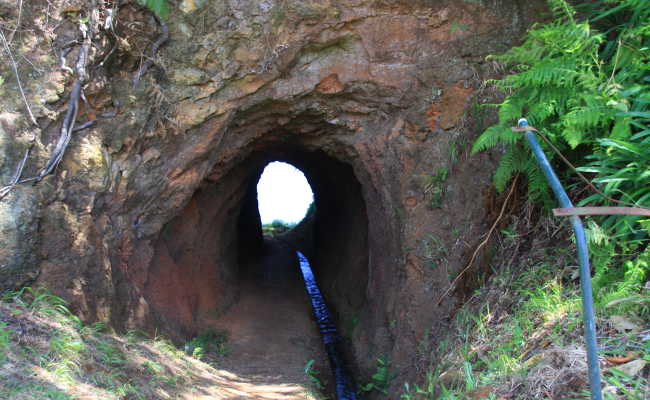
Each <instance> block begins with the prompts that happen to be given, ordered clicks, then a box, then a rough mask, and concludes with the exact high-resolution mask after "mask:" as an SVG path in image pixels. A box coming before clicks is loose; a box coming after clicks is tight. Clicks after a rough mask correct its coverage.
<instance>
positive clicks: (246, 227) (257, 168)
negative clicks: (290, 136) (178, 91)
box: [145, 143, 369, 379]
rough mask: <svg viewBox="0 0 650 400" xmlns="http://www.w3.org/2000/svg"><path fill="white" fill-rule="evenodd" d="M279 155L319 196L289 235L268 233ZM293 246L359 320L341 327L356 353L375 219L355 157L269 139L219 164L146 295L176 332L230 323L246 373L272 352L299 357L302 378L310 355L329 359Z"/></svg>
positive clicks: (340, 320)
mask: <svg viewBox="0 0 650 400" xmlns="http://www.w3.org/2000/svg"><path fill="white" fill-rule="evenodd" d="M273 161H282V162H286V163H290V164H291V165H294V166H295V167H296V168H298V169H300V170H301V171H302V172H303V173H304V175H305V177H306V178H307V181H308V182H309V184H310V186H311V188H312V190H313V197H314V206H313V207H312V212H311V213H309V214H308V215H307V217H306V218H304V219H303V220H302V221H301V222H300V223H299V224H297V225H296V226H295V228H294V229H292V230H290V231H289V232H286V233H285V234H284V235H282V237H281V238H277V237H276V238H268V237H267V238H265V237H264V235H263V231H262V222H261V218H260V211H259V206H258V198H257V184H258V182H259V180H260V177H261V174H262V172H263V170H264V168H265V166H267V165H268V164H269V163H270V162H273ZM295 250H299V251H300V252H302V253H304V254H305V255H306V256H307V257H308V258H309V260H310V261H311V264H312V269H313V271H314V275H315V276H316V277H317V279H318V282H319V286H320V289H321V292H322V293H323V295H324V296H325V298H326V299H327V301H328V306H329V308H330V310H331V311H332V315H333V319H334V322H335V323H336V324H337V325H339V326H342V327H349V326H350V321H353V324H354V325H353V326H352V329H349V328H348V329H342V334H343V335H346V334H349V335H348V337H347V338H346V339H345V340H344V342H345V343H347V345H346V346H344V347H345V348H346V351H348V352H349V353H351V354H347V355H346V358H347V359H348V360H354V354H352V353H353V350H352V349H353V347H354V346H352V345H351V344H352V342H353V338H352V333H353V329H354V328H356V327H357V326H356V325H363V322H361V323H360V322H359V318H358V316H359V314H361V313H363V308H364V306H365V305H366V291H367V284H368V261H369V255H368V219H367V213H366V206H365V202H364V199H363V196H362V191H361V185H360V183H359V181H358V180H357V178H356V176H355V174H354V172H353V169H352V167H351V166H350V165H348V164H346V163H344V162H342V161H340V160H338V159H336V158H334V157H332V156H330V155H328V154H326V153H325V152H324V151H322V150H316V149H309V148H306V147H295V146H286V145H284V144H282V143H279V144H278V143H275V144H268V145H266V146H262V147H260V148H258V149H257V150H256V151H253V152H251V153H250V154H249V155H248V156H247V157H246V158H244V159H243V160H241V161H240V162H239V163H238V165H236V166H235V167H234V168H232V169H230V170H228V171H222V170H218V169H216V168H215V170H214V171H213V172H212V173H211V174H209V175H208V176H207V177H206V179H205V180H204V181H203V182H202V183H201V185H200V187H199V188H198V189H197V191H196V192H195V194H194V195H193V197H192V199H191V200H190V201H189V203H188V204H187V205H186V206H185V208H184V209H183V210H182V212H181V213H180V214H179V215H178V216H177V217H175V218H174V219H173V220H172V221H171V222H170V223H168V224H167V225H166V226H165V227H164V228H163V230H162V232H161V235H160V238H159V240H158V241H157V243H156V246H155V250H154V255H153V259H152V263H151V272H150V274H149V279H148V281H147V283H146V285H145V293H146V298H147V301H148V302H149V304H150V305H151V306H152V308H154V310H155V312H156V313H157V314H158V315H159V317H160V318H159V319H160V320H162V321H164V322H165V325H166V326H167V327H168V328H169V329H170V330H171V331H172V332H171V333H172V335H174V334H175V335H176V336H177V337H179V336H180V337H182V338H187V337H191V336H193V335H196V334H198V333H200V332H201V331H202V330H205V329H209V328H218V329H223V330H226V331H230V332H231V335H230V336H231V341H233V346H237V347H238V349H237V350H234V351H233V354H235V353H237V352H239V355H238V356H233V357H235V358H234V359H235V360H237V359H240V361H241V363H240V364H241V365H242V366H243V365H247V367H245V369H246V370H245V371H240V372H241V373H249V372H250V373H258V372H260V371H261V370H262V369H264V368H266V367H268V366H269V360H271V359H273V360H276V361H274V363H275V362H277V360H280V361H281V362H282V363H285V364H287V363H289V364H291V363H293V364H294V366H297V370H298V371H300V374H299V375H300V376H301V378H300V379H302V378H304V375H305V374H304V372H302V367H304V363H305V362H306V361H308V360H309V359H310V358H311V359H314V360H316V361H317V364H319V363H320V364H321V365H323V368H326V365H327V359H326V356H325V354H324V351H323V348H322V345H321V343H320V337H319V334H318V329H317V326H316V324H314V321H313V317H312V315H311V306H310V300H309V298H308V296H307V294H306V292H305V287H304V283H303V281H302V275H301V271H300V267H299V263H298V259H297V257H296V254H295ZM359 328H362V326H359ZM287 344H289V345H288V346H287ZM281 354H284V355H281ZM238 357H239V358H238ZM305 357H308V358H305ZM298 359H299V360H298ZM271 364H273V363H271ZM273 365H276V364H273ZM276 366H277V365H276ZM351 367H352V369H355V367H354V363H352V365H351ZM232 369H233V370H236V369H237V366H233V367H232ZM256 371H257V372H256ZM295 379H298V377H296V378H295Z"/></svg>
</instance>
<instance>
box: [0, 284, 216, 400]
mask: <svg viewBox="0 0 650 400" xmlns="http://www.w3.org/2000/svg"><path fill="white" fill-rule="evenodd" d="M0 299H1V300H0V398H2V399H5V398H6V399H9V398H11V399H16V400H22V399H77V398H96V399H136V400H137V399H142V400H144V399H153V398H156V399H157V398H177V397H183V396H184V393H189V392H191V391H192V390H193V389H194V388H195V386H196V385H199V384H206V383H209V382H211V379H212V380H213V381H214V383H212V384H211V385H214V386H215V387H216V386H217V381H218V379H219V378H218V376H217V375H216V373H217V371H216V370H215V369H214V368H213V367H212V366H211V365H210V364H208V363H204V362H201V361H199V360H198V359H196V358H192V357H190V356H188V355H186V354H185V353H184V352H183V351H182V350H179V349H178V348H176V347H175V346H174V344H173V343H172V342H171V341H169V340H168V339H166V338H164V337H160V336H156V337H153V338H149V337H147V335H146V334H144V333H143V332H140V331H129V332H128V333H127V334H126V335H124V336H120V335H116V334H114V333H112V332H110V330H109V329H108V328H107V326H106V325H105V324H103V323H95V324H89V325H84V324H83V323H82V322H81V321H80V320H79V318H77V317H76V316H74V315H73V314H72V313H70V311H69V310H68V308H67V303H66V302H65V301H64V300H63V299H61V298H59V297H57V296H54V295H52V294H51V293H50V292H49V291H47V290H46V289H43V288H38V289H31V288H25V289H21V290H20V291H14V292H8V293H4V294H3V295H2V296H0ZM210 341H213V342H210ZM226 341H227V337H226V336H225V335H224V334H223V333H214V332H212V333H206V334H204V335H200V336H199V337H198V338H195V340H194V341H193V342H194V343H200V344H201V346H203V348H204V356H205V357H206V358H207V357H210V358H211V359H213V360H214V359H216V358H217V357H219V356H220V355H223V354H225V349H226Z"/></svg>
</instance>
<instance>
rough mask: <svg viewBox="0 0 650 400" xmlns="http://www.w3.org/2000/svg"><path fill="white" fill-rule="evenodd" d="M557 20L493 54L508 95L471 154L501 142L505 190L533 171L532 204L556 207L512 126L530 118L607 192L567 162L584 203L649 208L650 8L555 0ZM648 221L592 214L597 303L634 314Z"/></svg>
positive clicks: (648, 256) (550, 147)
mask: <svg viewBox="0 0 650 400" xmlns="http://www.w3.org/2000/svg"><path fill="white" fill-rule="evenodd" d="M549 3H550V5H551V7H552V10H553V13H554V15H555V19H554V20H553V21H551V22H549V23H546V24H542V25H538V26H536V27H534V29H532V30H531V31H530V32H529V33H528V37H527V38H526V40H525V41H524V43H523V44H522V45H521V46H518V47H514V48H512V49H511V50H509V51H508V52H506V53H505V54H503V55H500V56H495V57H494V58H495V59H496V60H498V61H500V62H502V63H504V64H505V65H506V66H507V67H510V68H511V72H512V73H511V74H510V75H508V76H506V77H505V78H504V79H501V80H499V81H497V82H496V84H497V86H498V87H499V88H501V89H503V90H504V91H505V92H506V93H507V96H506V97H505V100H504V101H503V102H502V103H501V104H498V105H497V107H498V109H499V122H498V124H496V125H494V126H492V127H490V128H488V129H487V130H486V131H485V132H484V133H483V134H482V135H481V136H480V137H479V138H478V140H477V141H476V142H475V143H474V151H480V150H483V149H487V148H490V147H495V146H497V145H499V146H501V148H503V149H504V155H503V157H502V158H501V161H500V164H499V167H498V169H497V171H496V174H495V177H494V180H495V184H496V187H497V189H499V190H503V189H504V188H505V186H506V184H507V183H508V181H509V180H510V178H511V177H512V176H513V174H515V173H523V174H525V175H526V176H527V178H528V193H529V195H530V198H531V199H532V200H534V201H540V202H542V203H544V204H545V205H547V206H550V205H552V204H555V202H554V201H553V200H552V198H551V194H550V191H549V190H548V186H547V185H546V181H545V179H544V177H543V176H542V173H541V171H540V170H539V169H538V168H537V166H536V165H535V162H534V158H533V157H532V156H531V155H530V152H529V150H528V148H527V147H525V146H524V144H523V142H522V140H521V138H522V135H521V133H520V132H515V131H512V130H511V129H510V127H511V126H514V125H515V124H516V120H517V119H518V118H520V117H522V116H526V118H527V119H528V120H529V122H530V123H531V124H532V125H533V126H534V127H536V128H537V129H538V130H539V132H540V135H542V137H545V138H546V139H547V143H544V146H545V147H546V149H545V152H546V153H547V154H548V155H549V156H550V158H551V159H552V160H553V161H554V162H555V163H556V164H558V160H557V158H558V157H557V154H555V150H554V148H555V149H557V151H558V152H561V153H563V154H564V156H565V157H566V158H567V159H568V160H569V161H570V162H571V163H572V164H575V165H576V166H577V167H578V168H577V170H578V171H581V172H582V173H584V174H586V175H587V176H588V177H589V178H590V179H591V181H592V183H593V184H594V185H596V186H598V190H599V191H600V192H601V193H593V194H591V195H585V194H584V193H585V191H584V190H582V186H583V185H582V182H580V181H578V180H577V178H576V174H575V173H574V171H572V169H571V168H568V167H567V166H566V165H564V164H558V167H560V168H557V169H558V170H560V171H564V172H563V174H562V178H563V179H564V181H565V186H569V187H572V188H573V191H574V193H576V196H575V197H576V198H581V200H580V201H577V202H576V203H578V205H620V204H619V203H624V205H628V206H635V207H646V208H648V207H650V185H648V182H649V181H650V151H649V149H650V51H649V49H650V7H648V6H647V2H645V1H640V0H607V1H605V0H602V1H596V2H588V3H586V4H585V5H582V6H579V7H578V8H574V7H573V6H571V5H570V4H569V3H568V2H566V1H564V0H549ZM649 222H650V221H649V220H647V219H645V220H644V219H643V218H641V217H634V216H627V217H621V216H608V217H603V218H590V219H589V220H588V221H587V227H588V238H589V244H590V252H591V254H592V261H593V265H594V270H595V276H594V288H595V298H596V300H597V301H598V302H599V306H601V307H602V306H604V305H606V304H610V303H611V302H613V301H615V302H616V307H617V308H618V309H619V310H620V309H623V308H626V309H629V310H630V311H633V310H634V309H636V310H637V311H638V310H639V309H640V307H643V306H644V305H643V304H640V303H639V301H638V296H639V293H640V291H641V289H642V286H643V284H644V283H645V282H646V279H647V277H648V270H649V268H650V267H649V263H650V248H649V247H648V244H649V243H650V235H649V233H648V232H649V230H648V228H649V227H650V224H649Z"/></svg>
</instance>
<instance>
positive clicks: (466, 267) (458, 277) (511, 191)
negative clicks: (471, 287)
mask: <svg viewBox="0 0 650 400" xmlns="http://www.w3.org/2000/svg"><path fill="white" fill-rule="evenodd" d="M517 178H519V175H516V176H515V179H514V180H513V181H512V186H510V191H509V192H508V196H506V199H505V200H504V201H503V204H502V205H501V212H499V216H498V217H497V219H496V220H495V221H494V223H493V224H492V227H491V228H490V230H489V231H488V233H487V235H486V237H485V239H484V240H483V241H482V242H481V243H480V244H479V245H478V246H476V249H475V250H474V254H472V258H471V259H470V260H469V262H468V263H467V265H466V266H465V268H463V270H462V271H460V273H459V274H458V275H456V277H455V278H454V280H453V281H452V282H451V284H450V285H449V287H448V288H447V290H445V292H444V293H443V294H442V295H441V296H440V297H439V298H438V303H437V304H438V305H440V304H441V303H442V300H444V298H445V296H447V294H449V292H451V290H452V289H453V288H454V286H455V285H456V282H458V280H459V279H460V278H461V277H462V276H463V275H464V274H465V272H467V270H468V269H470V267H471V266H472V265H473V264H474V260H476V256H477V255H478V252H479V251H480V250H481V249H482V248H483V247H484V246H485V245H486V244H488V242H489V241H490V237H491V236H492V232H494V230H495V229H496V227H497V225H499V221H501V218H502V217H503V213H504V212H505V210H506V205H508V200H510V197H511V196H512V193H513V192H514V191H515V187H516V186H517Z"/></svg>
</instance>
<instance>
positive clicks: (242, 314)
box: [213, 243, 329, 400]
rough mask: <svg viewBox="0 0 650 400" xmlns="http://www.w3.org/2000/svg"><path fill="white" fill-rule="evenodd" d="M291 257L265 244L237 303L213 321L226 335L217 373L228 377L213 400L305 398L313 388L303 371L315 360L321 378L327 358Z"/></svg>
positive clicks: (277, 244)
mask: <svg viewBox="0 0 650 400" xmlns="http://www.w3.org/2000/svg"><path fill="white" fill-rule="evenodd" d="M298 274H299V271H298V266H297V265H296V264H295V261H294V258H293V255H292V254H291V252H290V251H289V250H288V249H285V248H284V247H283V246H282V245H281V244H279V243H270V247H269V249H268V255H267V257H265V259H264V260H263V261H262V265H260V266H258V268H255V269H254V271H253V273H252V274H251V276H250V277H249V278H248V279H246V280H245V282H244V283H243V285H242V292H241V298H240V300H239V302H238V303H237V304H235V305H234V306H233V307H232V308H231V309H230V310H229V312H228V313H227V314H225V315H224V316H222V317H221V318H219V319H218V320H216V321H214V322H213V326H214V327H215V328H218V329H225V330H227V331H228V332H229V341H228V347H229V349H230V350H231V351H230V353H229V354H228V355H227V356H226V357H224V358H223V359H222V360H221V361H220V362H219V370H222V371H225V372H227V373H228V374H232V376H231V377H230V379H229V380H228V382H224V387H222V388H221V389H220V390H218V393H216V395H217V397H216V398H219V399H282V400H293V399H296V400H298V399H301V400H302V399H308V398H309V395H308V393H309V390H310V389H311V388H312V387H313V386H312V385H311V384H310V381H309V377H308V376H307V375H306V374H305V372H304V367H305V364H306V362H307V361H308V360H310V359H314V360H316V366H317V367H318V369H319V370H320V371H321V375H323V376H327V374H328V373H329V371H328V370H327V365H328V364H327V356H326V355H325V352H324V350H323V346H322V343H321V339H320V336H319V333H318V330H317V327H316V325H315V323H314V322H313V321H312V319H311V308H310V307H311V306H310V303H309V298H308V296H307V294H306V292H305V289H304V286H303V285H302V281H301V279H298V278H299V275H298Z"/></svg>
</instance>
